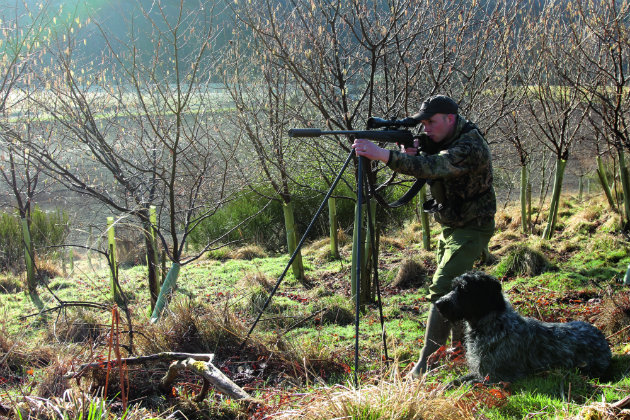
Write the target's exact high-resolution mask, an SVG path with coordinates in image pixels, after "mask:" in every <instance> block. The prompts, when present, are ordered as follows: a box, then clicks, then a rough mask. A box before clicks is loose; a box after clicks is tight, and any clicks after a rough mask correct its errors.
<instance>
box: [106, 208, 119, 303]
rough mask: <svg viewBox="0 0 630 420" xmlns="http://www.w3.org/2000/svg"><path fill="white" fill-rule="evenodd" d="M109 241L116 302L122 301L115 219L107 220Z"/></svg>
mask: <svg viewBox="0 0 630 420" xmlns="http://www.w3.org/2000/svg"><path fill="white" fill-rule="evenodd" d="M107 241H108V244H109V271H110V283H111V286H110V287H111V292H112V299H113V301H114V302H118V301H120V293H119V292H118V262H117V261H116V233H115V232H114V218H113V217H108V218H107Z"/></svg>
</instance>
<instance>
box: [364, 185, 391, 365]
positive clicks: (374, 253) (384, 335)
mask: <svg viewBox="0 0 630 420" xmlns="http://www.w3.org/2000/svg"><path fill="white" fill-rule="evenodd" d="M364 181H365V189H366V190H367V191H368V194H367V198H366V201H367V219H368V232H369V238H370V242H371V246H372V264H373V268H372V270H373V271H374V282H375V283H376V298H377V302H378V312H379V317H380V319H381V337H382V339H383V352H384V355H385V363H386V364H387V365H388V366H389V356H388V354H387V333H386V331H385V318H384V317H383V303H382V300H381V285H380V282H379V279H378V253H377V250H376V229H375V227H374V223H373V219H372V214H371V209H370V197H371V196H372V189H371V186H370V183H369V181H368V176H367V174H365V176H364Z"/></svg>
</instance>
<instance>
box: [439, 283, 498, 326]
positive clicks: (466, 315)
mask: <svg viewBox="0 0 630 420" xmlns="http://www.w3.org/2000/svg"><path fill="white" fill-rule="evenodd" d="M505 305H506V304H505V299H504V298H503V294H502V293H501V283H499V281H498V280H497V279H496V278H494V277H492V276H490V275H488V274H485V273H482V272H479V271H477V272H470V273H466V274H463V275H461V276H459V277H457V278H455V279H454V280H453V290H452V291H451V292H450V293H449V294H447V295H445V296H443V297H441V298H440V299H439V300H438V301H437V302H435V306H436V307H437V308H438V310H439V311H440V313H441V314H442V315H443V316H444V317H445V318H446V319H448V320H449V321H459V320H462V319H464V320H466V321H468V322H469V323H471V324H474V323H476V322H477V321H479V320H480V319H481V318H483V317H484V316H486V315H488V314H489V313H491V312H495V311H503V310H505Z"/></svg>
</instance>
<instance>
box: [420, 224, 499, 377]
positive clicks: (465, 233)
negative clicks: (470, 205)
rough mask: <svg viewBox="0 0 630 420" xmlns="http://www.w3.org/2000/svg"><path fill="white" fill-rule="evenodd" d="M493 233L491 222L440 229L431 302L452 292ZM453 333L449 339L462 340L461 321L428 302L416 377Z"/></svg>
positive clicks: (425, 369)
mask: <svg viewBox="0 0 630 420" xmlns="http://www.w3.org/2000/svg"><path fill="white" fill-rule="evenodd" d="M493 233H494V223H492V224H489V225H488V226H483V227H467V228H449V227H445V228H444V229H443V230H442V235H441V236H440V239H439V242H438V249H437V263H438V266H437V269H436V270H435V274H434V275H433V281H432V283H431V286H430V287H429V295H428V298H429V300H430V301H431V302H432V303H434V302H435V301H437V300H438V299H439V298H441V297H442V296H444V295H445V294H447V293H448V292H450V291H451V287H452V282H453V279H454V278H455V277H457V276H459V275H462V274H464V273H466V272H467V271H470V270H471V269H472V268H473V264H474V263H475V261H476V260H477V259H478V258H479V257H481V254H482V253H483V251H484V250H485V249H486V248H487V246H488V242H490V238H491V237H492V234H493ZM451 333H452V342H453V343H455V342H456V341H460V342H463V328H462V325H461V323H458V324H457V325H451V323H450V322H449V321H448V320H447V319H446V318H444V317H443V316H442V314H440V312H439V311H438V310H437V308H436V307H435V306H434V305H433V304H431V308H430V309H429V316H428V319H427V326H426V333H425V337H424V348H423V349H422V351H421V352H420V359H419V360H418V362H417V363H416V365H415V366H414V368H413V370H412V371H411V375H412V377H414V378H417V377H419V376H421V375H422V374H424V373H425V372H426V371H427V364H428V360H429V357H430V356H431V354H433V352H435V351H436V350H437V349H439V348H440V347H442V346H443V345H445V344H446V340H447V339H448V336H449V335H451Z"/></svg>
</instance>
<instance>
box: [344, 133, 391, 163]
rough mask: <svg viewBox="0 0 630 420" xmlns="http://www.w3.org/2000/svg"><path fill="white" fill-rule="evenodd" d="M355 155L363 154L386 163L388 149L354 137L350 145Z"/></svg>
mask: <svg viewBox="0 0 630 420" xmlns="http://www.w3.org/2000/svg"><path fill="white" fill-rule="evenodd" d="M352 148H353V149H354V151H355V153H356V154H357V156H363V157H365V158H368V159H370V160H380V161H381V162H383V163H387V161H388V160H389V150H387V149H383V148H382V147H378V146H377V145H375V144H374V143H372V142H371V141H369V140H366V139H356V140H355V141H354V144H353V145H352Z"/></svg>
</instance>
